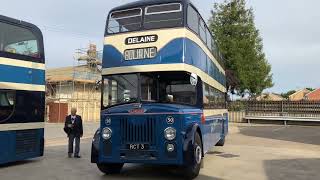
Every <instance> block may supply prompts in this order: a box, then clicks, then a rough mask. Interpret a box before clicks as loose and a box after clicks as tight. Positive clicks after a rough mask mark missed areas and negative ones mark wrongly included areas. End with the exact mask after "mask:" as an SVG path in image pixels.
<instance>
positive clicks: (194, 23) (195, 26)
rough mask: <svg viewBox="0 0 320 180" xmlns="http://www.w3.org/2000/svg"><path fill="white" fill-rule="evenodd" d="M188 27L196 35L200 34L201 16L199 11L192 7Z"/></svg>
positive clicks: (189, 9) (189, 10)
mask: <svg viewBox="0 0 320 180" xmlns="http://www.w3.org/2000/svg"><path fill="white" fill-rule="evenodd" d="M188 26H189V28H190V29H191V30H193V31H194V32H195V33H196V34H199V16H198V13H197V11H196V10H195V9H194V8H193V7H191V6H189V7H188Z"/></svg>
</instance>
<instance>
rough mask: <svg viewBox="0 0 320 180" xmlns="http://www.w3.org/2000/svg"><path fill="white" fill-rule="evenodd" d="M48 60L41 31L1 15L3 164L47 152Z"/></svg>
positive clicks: (0, 135)
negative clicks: (46, 104) (46, 86)
mask: <svg viewBox="0 0 320 180" xmlns="http://www.w3.org/2000/svg"><path fill="white" fill-rule="evenodd" d="M44 63H45V58H44V48H43V38H42V33H41V31H40V30H39V29H38V28H37V27H36V26H35V25H32V24H30V23H27V22H23V21H20V20H15V19H12V18H8V17H5V16H1V15H0V164H5V163H8V162H14V161H20V160H24V159H28V158H35V157H39V156H42V155H43V146H44V107H45V64H44Z"/></svg>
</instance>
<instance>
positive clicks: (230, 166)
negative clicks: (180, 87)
mask: <svg viewBox="0 0 320 180" xmlns="http://www.w3.org/2000/svg"><path fill="white" fill-rule="evenodd" d="M96 126H98V125H95V124H91V125H90V126H88V127H87V134H86V135H85V136H86V137H89V136H91V134H92V133H93V132H94V131H95V130H94V129H95V128H96ZM58 127H59V128H58ZM47 129H48V130H47V131H48V133H52V135H51V136H52V137H51V139H50V136H49V135H50V134H47V135H46V136H47V147H46V151H45V157H43V158H38V159H34V160H28V161H22V162H18V163H12V164H9V165H5V166H0V180H20V179H22V180H87V179H88V180H89V179H90V180H109V179H110V180H113V179H114V180H118V179H119V180H122V179H166V180H167V179H182V178H181V176H180V174H179V173H178V172H177V171H175V170H171V169H170V168H168V167H164V166H151V165H136V164H133V165H125V167H124V169H123V171H122V173H121V174H119V175H112V176H106V175H103V174H102V173H100V172H99V171H98V169H97V168H96V166H95V165H94V164H91V163H90V146H91V145H90V141H91V139H89V138H85V139H83V140H82V144H81V148H82V149H81V152H82V157H83V158H81V159H68V158H67V156H66V149H67V148H66V142H67V141H66V138H64V137H63V134H62V135H61V134H59V133H61V129H60V126H59V125H56V126H55V125H50V126H47ZM55 131H56V133H54V132H55ZM204 165H205V166H204V168H203V169H201V174H200V175H199V177H198V179H203V180H215V179H236V180H251V179H252V180H260V179H261V180H263V179H267V180H280V179H288V180H301V179H303V180H309V179H310V180H319V179H320V127H303V126H286V127H285V126H278V125H247V124H231V126H230V134H229V136H228V139H227V142H226V145H225V146H224V147H216V148H213V149H212V151H211V152H210V153H209V154H207V155H206V157H205V164H204Z"/></svg>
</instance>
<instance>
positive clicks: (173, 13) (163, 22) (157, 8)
mask: <svg viewBox="0 0 320 180" xmlns="http://www.w3.org/2000/svg"><path fill="white" fill-rule="evenodd" d="M182 24H183V12H182V5H181V4H179V3H170V4H161V5H154V6H148V7H146V8H145V18H144V28H146V29H155V28H170V27H179V26H182Z"/></svg>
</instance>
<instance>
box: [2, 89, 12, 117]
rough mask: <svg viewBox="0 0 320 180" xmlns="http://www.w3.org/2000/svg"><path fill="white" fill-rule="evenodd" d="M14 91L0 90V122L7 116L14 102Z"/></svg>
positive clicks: (10, 112) (10, 113) (9, 114)
mask: <svg viewBox="0 0 320 180" xmlns="http://www.w3.org/2000/svg"><path fill="white" fill-rule="evenodd" d="M15 96H16V95H15V91H0V109H1V111H0V122H2V121H5V120H6V119H7V118H9V117H10V116H11V115H12V113H13V111H14V106H15V103H16V97H15Z"/></svg>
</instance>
